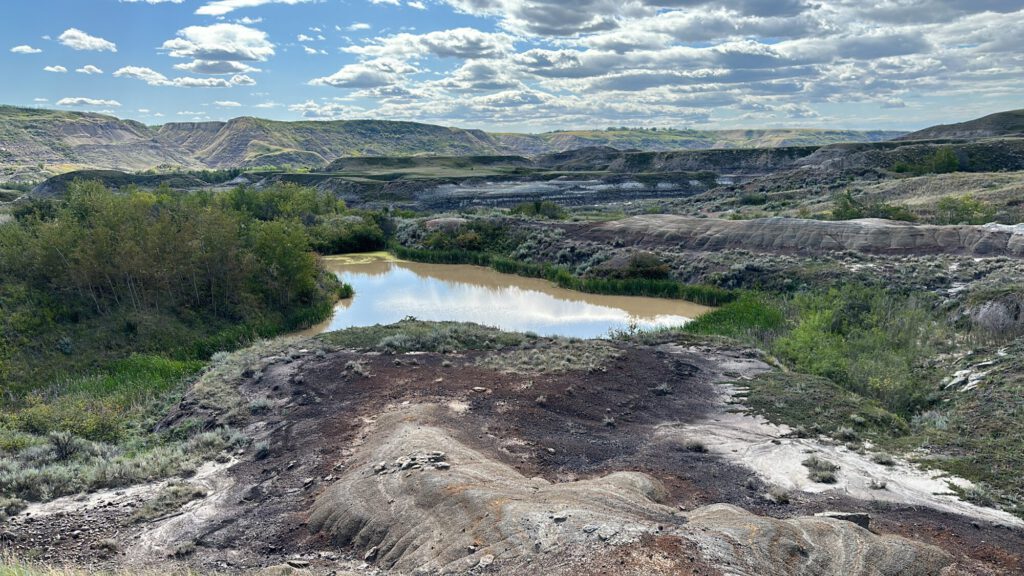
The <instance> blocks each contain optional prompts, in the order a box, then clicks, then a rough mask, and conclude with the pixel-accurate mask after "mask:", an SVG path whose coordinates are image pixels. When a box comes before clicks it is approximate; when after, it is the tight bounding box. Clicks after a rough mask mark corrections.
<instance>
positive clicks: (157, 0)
mask: <svg viewBox="0 0 1024 576" xmlns="http://www.w3.org/2000/svg"><path fill="white" fill-rule="evenodd" d="M117 1H118V2H125V3H128V4H136V3H139V2H145V3H146V4H181V3H182V2H184V1H185V0H117Z"/></svg>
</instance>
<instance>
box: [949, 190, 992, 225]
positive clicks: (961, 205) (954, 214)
mask: <svg viewBox="0 0 1024 576" xmlns="http://www.w3.org/2000/svg"><path fill="white" fill-rule="evenodd" d="M935 207H936V211H937V214H936V223H937V224H985V223H988V222H992V221H993V220H994V219H995V216H996V209H995V207H994V206H992V205H991V204H988V203H987V202H984V201H982V200H978V199H976V198H974V197H973V196H971V195H964V196H944V197H942V198H939V201H938V203H937V204H936V206H935Z"/></svg>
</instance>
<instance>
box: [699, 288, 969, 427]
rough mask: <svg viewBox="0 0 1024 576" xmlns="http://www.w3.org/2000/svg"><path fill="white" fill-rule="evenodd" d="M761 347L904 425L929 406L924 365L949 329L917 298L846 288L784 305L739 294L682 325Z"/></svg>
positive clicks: (930, 376)
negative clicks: (872, 403)
mask: <svg viewBox="0 0 1024 576" xmlns="http://www.w3.org/2000/svg"><path fill="white" fill-rule="evenodd" d="M684 330H685V331H687V332H690V333H694V334H716V335H721V336H727V337H730V338H735V339H737V340H740V341H742V342H745V343H747V344H750V345H753V346H758V347H761V348H763V349H765V350H767V351H769V352H771V353H772V354H773V355H775V356H776V357H778V358H779V359H780V360H782V361H783V362H785V363H786V364H788V365H789V366H790V367H792V368H793V369H794V370H797V371H799V372H803V373H805V374H814V375H817V376H823V377H825V378H828V379H829V380H831V381H833V382H835V383H836V384H838V385H839V386H842V387H843V388H845V389H847V390H850V391H853V392H856V393H857V394H860V395H862V396H864V397H866V398H872V399H875V400H877V401H879V402H880V403H881V404H882V405H883V406H885V408H886V409H888V410H890V411H892V412H893V413H895V414H899V415H900V416H902V417H904V418H907V419H909V418H910V417H912V416H913V415H914V414H915V413H917V412H919V411H920V410H922V409H924V408H925V407H927V406H928V404H929V403H930V402H931V401H932V399H931V396H932V394H931V392H932V390H933V384H934V382H935V380H936V378H937V377H936V374H935V373H934V370H935V369H934V368H933V367H929V366H927V365H926V361H927V359H929V358H933V357H934V356H935V355H936V354H937V353H938V352H939V351H940V350H941V347H942V346H943V343H944V342H946V341H947V340H948V339H949V336H950V328H949V327H948V326H947V324H946V323H945V322H943V320H942V318H941V317H940V315H939V314H938V313H937V312H935V311H934V310H933V309H932V305H931V303H930V302H929V301H928V300H927V298H926V297H925V296H923V295H914V294H911V295H906V294H898V293H892V292H889V291H887V290H885V289H884V288H881V287H864V286H847V287H844V288H841V289H832V290H828V291H816V292H805V293H800V294H796V295H794V296H790V297H784V296H774V297H772V296H769V295H766V294H753V293H746V294H744V295H742V296H741V297H740V298H739V299H738V300H736V301H734V302H731V303H729V304H726V305H725V306H722V307H721V308H719V309H718V310H714V311H712V312H709V313H708V314H705V315H703V316H700V317H699V318H697V319H696V320H694V321H693V322H691V323H689V324H687V325H686V327H685V328H684Z"/></svg>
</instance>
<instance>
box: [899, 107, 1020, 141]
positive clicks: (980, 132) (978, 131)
mask: <svg viewBox="0 0 1024 576" xmlns="http://www.w3.org/2000/svg"><path fill="white" fill-rule="evenodd" d="M1007 136H1021V137H1024V110H1010V111H1007V112H996V113H995V114H989V115H988V116H983V117H981V118H976V119H974V120H968V121H967V122H960V123H959V124H940V125H938V126H932V127H931V128H925V129H924V130H918V131H917V132H911V133H910V134H905V135H903V136H900V137H899V138H896V140H938V139H956V140H976V139H978V138H995V137H1007Z"/></svg>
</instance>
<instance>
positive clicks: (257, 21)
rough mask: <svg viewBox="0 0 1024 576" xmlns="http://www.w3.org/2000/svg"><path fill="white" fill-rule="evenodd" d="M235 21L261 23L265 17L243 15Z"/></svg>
mask: <svg viewBox="0 0 1024 576" xmlns="http://www.w3.org/2000/svg"><path fill="white" fill-rule="evenodd" d="M235 22H238V23H239V24H259V23H260V22H263V18H250V17H248V16H243V17H241V18H239V19H238V20H235Z"/></svg>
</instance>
